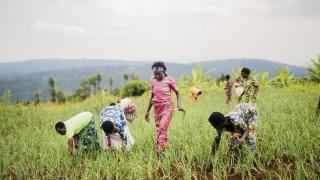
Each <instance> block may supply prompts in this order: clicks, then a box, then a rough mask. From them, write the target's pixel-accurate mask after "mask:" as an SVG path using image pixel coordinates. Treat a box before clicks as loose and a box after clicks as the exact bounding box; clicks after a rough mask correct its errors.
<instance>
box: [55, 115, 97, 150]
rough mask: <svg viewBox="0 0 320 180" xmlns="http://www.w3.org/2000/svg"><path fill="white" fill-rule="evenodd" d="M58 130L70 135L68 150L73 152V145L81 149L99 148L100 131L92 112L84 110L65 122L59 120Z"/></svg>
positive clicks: (62, 133)
mask: <svg viewBox="0 0 320 180" xmlns="http://www.w3.org/2000/svg"><path fill="white" fill-rule="evenodd" d="M55 128H56V131H57V132H58V133H59V134H61V135H67V137H68V150H69V152H70V153H71V154H72V153H73V146H74V147H75V148H76V149H78V148H80V149H81V150H98V149H99V146H100V145H99V141H98V133H97V130H96V126H95V119H94V117H93V115H92V114H91V113H90V112H82V113H79V114H77V115H76V116H74V117H72V118H71V119H69V120H67V121H65V122H57V123H56V125H55Z"/></svg>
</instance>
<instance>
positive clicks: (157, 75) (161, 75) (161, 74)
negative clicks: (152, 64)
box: [154, 72, 164, 81]
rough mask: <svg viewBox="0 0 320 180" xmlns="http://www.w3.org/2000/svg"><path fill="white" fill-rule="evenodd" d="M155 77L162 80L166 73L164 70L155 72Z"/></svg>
mask: <svg viewBox="0 0 320 180" xmlns="http://www.w3.org/2000/svg"><path fill="white" fill-rule="evenodd" d="M154 77H155V78H156V80H157V81H161V80H162V79H163V78H164V73H163V72H154Z"/></svg>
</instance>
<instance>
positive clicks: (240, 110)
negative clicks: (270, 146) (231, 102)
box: [207, 103, 259, 171]
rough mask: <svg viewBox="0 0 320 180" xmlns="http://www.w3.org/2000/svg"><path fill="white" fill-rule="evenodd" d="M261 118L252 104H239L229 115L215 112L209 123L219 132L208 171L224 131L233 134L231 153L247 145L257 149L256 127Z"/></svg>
mask: <svg viewBox="0 0 320 180" xmlns="http://www.w3.org/2000/svg"><path fill="white" fill-rule="evenodd" d="M258 118H259V113H258V109H257V107H256V106H255V105H253V104H250V103H241V104H238V105H237V106H236V107H235V108H234V109H233V110H232V111H231V112H229V113H228V114H227V115H225V116H224V115H223V114H222V113H220V112H213V113H212V114H211V116H210V117H209V122H210V123H211V125H212V126H213V127H214V128H215V129H216V130H217V135H216V137H215V140H214V142H213V144H212V149H211V155H210V158H209V160H208V162H207V171H211V170H212V168H213V167H212V162H211V156H214V154H215V152H216V150H217V149H218V147H219V144H220V139H221V135H222V133H223V131H229V132H231V133H232V138H231V139H230V140H229V143H228V149H229V151H233V150H236V149H237V148H241V147H242V145H243V144H245V143H246V144H247V145H248V146H249V148H250V149H255V147H256V132H255V130H256V127H257V122H258Z"/></svg>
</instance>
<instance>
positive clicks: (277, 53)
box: [0, 0, 320, 66]
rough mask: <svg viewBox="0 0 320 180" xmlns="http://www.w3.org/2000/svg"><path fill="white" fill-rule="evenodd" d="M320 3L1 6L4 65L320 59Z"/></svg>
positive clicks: (59, 1)
mask: <svg viewBox="0 0 320 180" xmlns="http://www.w3.org/2000/svg"><path fill="white" fill-rule="evenodd" d="M319 7H320V0H0V25H1V27H0V62H9V61H17V60H19V61H20V60H26V59H34V58H36V59H37V58H99V59H126V60H159V59H161V60H164V61H175V62H183V61H188V62H194V61H200V60H215V59H225V58H263V59H269V60H273V61H278V62H285V63H289V64H295V65H302V66H306V65H307V63H308V62H309V60H310V59H311V58H315V56H316V55H317V54H319V53H320V10H319Z"/></svg>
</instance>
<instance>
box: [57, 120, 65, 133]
mask: <svg viewBox="0 0 320 180" xmlns="http://www.w3.org/2000/svg"><path fill="white" fill-rule="evenodd" d="M64 127H66V125H65V124H64V123H63V122H57V123H56V131H58V129H62V128H64Z"/></svg>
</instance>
